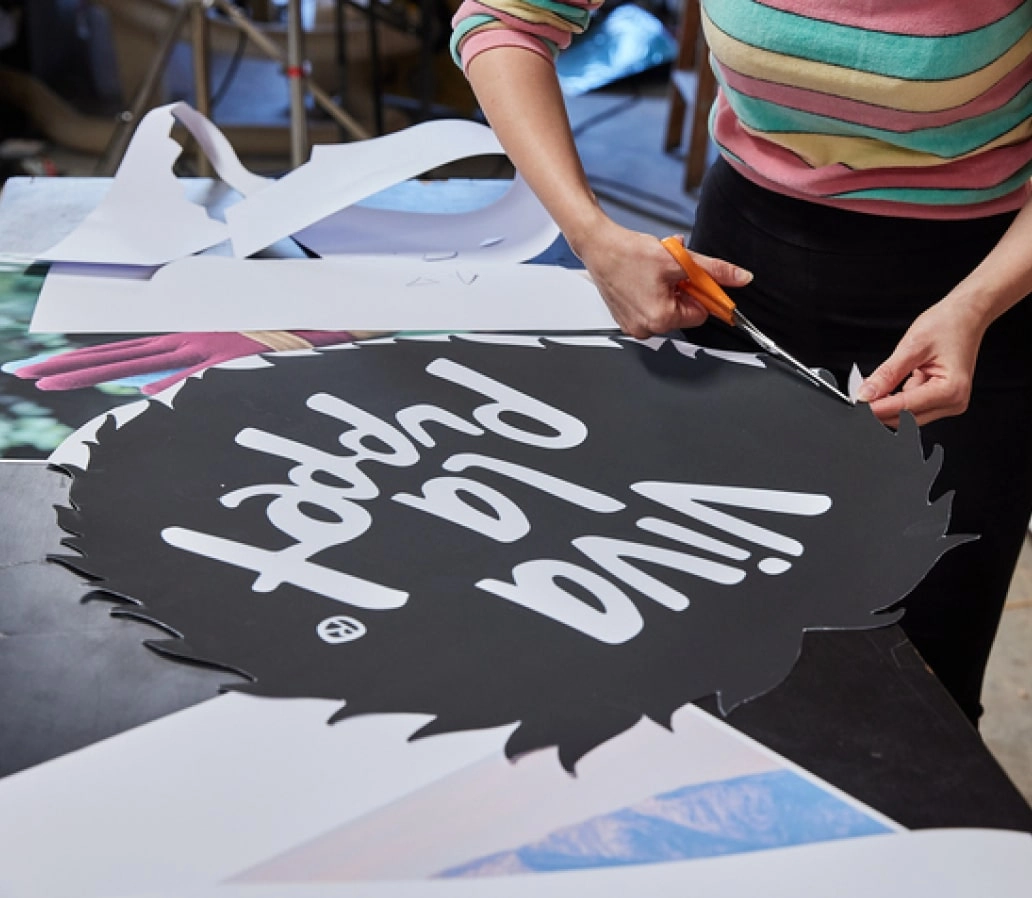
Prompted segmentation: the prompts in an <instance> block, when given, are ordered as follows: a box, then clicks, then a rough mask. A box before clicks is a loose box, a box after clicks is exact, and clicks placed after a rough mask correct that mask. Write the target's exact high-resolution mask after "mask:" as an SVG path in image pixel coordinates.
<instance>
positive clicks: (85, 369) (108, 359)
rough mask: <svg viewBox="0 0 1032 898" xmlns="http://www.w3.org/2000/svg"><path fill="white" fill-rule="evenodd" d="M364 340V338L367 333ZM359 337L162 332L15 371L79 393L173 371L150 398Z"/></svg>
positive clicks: (151, 389)
mask: <svg viewBox="0 0 1032 898" xmlns="http://www.w3.org/2000/svg"><path fill="white" fill-rule="evenodd" d="M363 336H364V335H363ZM354 339H356V335H354V334H351V333H348V332H347V331H245V332H242V333H224V332H202V333H187V334H161V335H159V336H155V337H139V338H137V339H134V340H125V341H122V342H118V343H103V344H101V345H99V346H86V347H84V348H82V349H75V350H72V351H71V352H64V353H61V354H60V355H55V356H52V357H51V358H49V359H46V360H44V361H41V362H35V363H33V364H31V365H25V366H23V367H20V368H18V369H17V370H16V371H14V372H13V373H14V374H15V375H16V376H17V377H20V378H22V379H26V380H35V381H36V387H37V388H38V389H40V390H77V389H80V388H82V387H93V386H96V385H97V384H101V383H108V382H109V381H113V380H119V379H120V378H125V377H135V376H139V375H146V374H155V373H158V372H168V371H171V372H172V373H171V374H169V375H168V376H166V377H163V378H161V379H160V380H157V381H154V382H152V383H147V384H145V385H144V386H143V387H142V388H141V389H142V391H143V393H144V394H146V395H147V396H153V395H154V394H155V393H160V392H161V391H162V390H164V389H165V388H166V387H168V386H171V385H172V384H174V383H176V382H178V381H180V380H183V379H184V378H186V377H189V376H190V375H191V374H194V373H196V372H197V371H202V370H204V369H205V368H210V367H211V366H212V365H218V364H219V363H221V362H228V361H229V360H230V359H237V358H241V357H243V356H248V355H256V354H258V353H261V352H280V351H286V350H297V349H311V348H312V347H315V346H331V345H333V344H335V343H348V342H350V341H352V340H354Z"/></svg>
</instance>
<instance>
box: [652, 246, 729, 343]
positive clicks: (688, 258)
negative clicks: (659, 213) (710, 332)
mask: <svg viewBox="0 0 1032 898" xmlns="http://www.w3.org/2000/svg"><path fill="white" fill-rule="evenodd" d="M660 243H662V244H663V246H664V247H666V250H667V252H669V253H670V255H672V256H673V257H674V259H676V260H677V264H678V265H680V266H681V268H682V269H684V273H685V274H686V275H688V277H687V278H686V279H685V280H683V281H680V282H679V283H678V285H677V286H678V287H680V288H681V289H682V290H683V291H684V292H685V293H687V294H688V295H689V296H691V297H692V298H693V299H695V300H697V301H698V302H700V303H702V305H703V306H704V307H705V309H706V311H707V312H709V313H710V314H711V315H716V316H717V318H719V319H720V320H721V321H723V322H724V323H725V324H734V323H735V301H734V300H733V299H732V298H731V297H730V296H728V295H727V294H726V293H725V292H724V289H723V288H722V287H721V286H720V284H718V283H717V282H716V281H715V280H713V278H712V277H711V276H710V275H709V273H708V272H707V271H706V270H705V269H704V268H703V267H702V266H701V265H699V263H698V262H696V261H695V260H694V259H693V258H692V255H691V253H689V252H688V250H686V249H685V248H684V244H683V243H681V240H680V238H678V237H664V238H663V239H662V240H661V241H660Z"/></svg>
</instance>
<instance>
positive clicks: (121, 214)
mask: <svg viewBox="0 0 1032 898" xmlns="http://www.w3.org/2000/svg"><path fill="white" fill-rule="evenodd" d="M177 120H178V121H180V122H182V124H183V125H184V126H185V127H186V128H187V130H188V131H189V132H190V133H191V134H192V135H193V136H194V138H195V139H196V140H197V141H198V143H199V144H200V146H201V147H202V149H203V150H204V152H205V155H207V156H208V158H209V159H210V160H211V162H212V165H213V166H214V168H215V170H216V171H217V172H218V173H219V175H220V176H221V177H222V179H223V180H224V181H226V183H227V184H229V185H230V186H231V187H233V188H234V189H236V190H238V191H240V192H242V193H249V192H254V191H257V190H261V189H262V188H264V187H266V186H268V184H269V183H270V182H269V181H268V180H267V179H265V178H261V177H259V176H258V175H255V174H253V173H251V172H249V171H248V170H247V169H245V168H244V166H243V165H242V164H241V163H240V160H239V159H238V158H237V156H236V154H235V153H234V152H233V149H232V147H231V146H230V145H229V142H228V141H227V140H226V138H225V137H224V136H223V134H222V133H221V132H220V131H219V130H218V129H217V128H216V127H215V126H214V125H213V124H212V123H211V122H210V121H208V119H206V118H205V117H204V116H202V115H200V114H199V113H197V112H196V111H194V110H193V109H191V108H190V107H189V106H187V105H186V104H185V103H172V104H169V105H167V106H161V107H158V108H157V109H152V110H151V111H150V112H148V113H147V115H145V116H144V117H143V118H142V119H141V120H140V124H139V125H138V126H137V129H136V132H135V134H134V135H133V139H132V141H130V144H129V147H128V149H127V150H126V154H125V156H124V158H123V159H122V163H121V165H119V167H118V172H117V173H116V174H115V177H114V179H113V181H112V183H111V189H110V190H109V191H108V192H107V193H106V194H105V196H104V198H103V199H102V200H101V201H100V204H99V205H98V206H97V208H96V209H95V210H94V211H93V212H92V213H91V214H90V215H89V216H88V217H87V218H86V220H85V221H84V222H83V223H82V224H80V225H79V227H78V228H76V230H75V231H73V232H72V233H71V234H69V235H68V236H67V237H65V238H64V239H63V240H61V241H60V242H58V243H57V244H56V245H55V246H53V247H51V248H50V249H48V250H46V251H45V252H43V253H42V254H41V255H40V256H39V258H40V259H43V260H47V261H63V262H87V263H103V264H110V265H149V266H153V265H161V264H163V263H165V262H168V261H170V260H172V259H177V258H181V257H183V256H189V255H192V254H193V253H197V252H201V251H202V250H205V249H208V248H209V247H212V246H215V245H216V244H218V243H221V242H223V241H224V240H227V239H228V238H229V230H228V228H227V227H226V225H225V223H224V222H221V221H218V220H216V219H214V218H211V217H210V216H209V215H208V213H207V212H206V211H205V210H204V208H203V207H202V206H199V205H197V204H196V203H193V202H191V201H190V200H189V199H188V198H187V196H186V194H185V193H184V191H183V185H182V183H181V182H180V181H179V180H178V179H177V178H176V177H175V175H174V174H173V172H172V165H173V163H174V162H175V161H176V159H177V158H178V157H179V155H180V154H181V153H182V151H183V148H182V146H181V145H180V144H179V143H177V142H176V141H175V140H174V139H173V138H172V134H171V132H172V128H173V126H174V124H175V122H176V121H177Z"/></svg>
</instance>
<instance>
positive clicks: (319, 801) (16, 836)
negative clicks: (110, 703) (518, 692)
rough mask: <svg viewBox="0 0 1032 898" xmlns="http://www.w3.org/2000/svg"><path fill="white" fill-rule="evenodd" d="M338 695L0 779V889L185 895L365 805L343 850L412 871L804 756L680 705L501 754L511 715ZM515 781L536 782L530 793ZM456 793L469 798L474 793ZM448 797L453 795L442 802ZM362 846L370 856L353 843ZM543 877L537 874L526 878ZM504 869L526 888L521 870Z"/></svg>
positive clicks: (306, 846)
mask: <svg viewBox="0 0 1032 898" xmlns="http://www.w3.org/2000/svg"><path fill="white" fill-rule="evenodd" d="M141 651H142V649H141ZM338 704H339V703H337V702H332V701H324V700H300V699H267V698H253V697H248V696H243V695H238V694H233V693H230V694H229V695H226V696H222V697H220V698H217V699H213V700H212V701H209V702H205V703H202V704H201V705H198V706H195V707H193V708H190V709H187V710H185V711H181V712H179V713H177V714H173V715H171V716H169V717H166V718H163V719H161V720H158V721H155V722H154V723H151V724H147V725H145V726H142V727H138V728H137V729H135V730H131V731H129V732H127V733H124V734H122V735H120V736H116V737H113V738H111V739H108V740H105V741H103V742H100V743H98V744H96V745H93V746H90V747H89V748H86V749H83V750H81V751H78V752H73V753H71V754H69V755H65V756H64V757H61V758H58V759H56V760H54V761H50V762H47V763H45V764H41V765H39V766H37V767H33V768H30V769H28V770H25V771H22V772H21V773H18V774H14V775H12V776H10V777H7V778H6V779H3V780H0V845H3V846H4V862H3V864H0V895H3V896H5V898H8V896H10V898H15V896H17V898H21V896H29V895H32V896H35V895H46V896H47V898H62V896H65V895H68V896H72V895H74V896H75V898H91V896H101V895H103V896H105V898H109V896H115V895H122V894H126V895H129V894H138V893H142V892H145V891H147V890H154V891H155V892H161V890H162V889H166V890H168V891H169V894H178V895H182V894H187V893H189V890H190V889H194V888H201V887H204V886H208V885H213V884H215V883H218V882H223V881H228V880H230V879H232V878H236V877H238V876H239V875H240V874H242V873H244V872H246V871H249V870H254V869H260V868H261V867H262V866H263V865H267V864H269V863H270V862H274V863H273V867H272V869H273V870H274V869H275V866H276V864H275V861H276V859H277V858H280V857H281V856H283V854H284V852H288V850H290V849H294V848H295V846H297V849H296V850H297V852H299V853H298V854H297V857H300V858H301V860H302V861H303V860H304V859H305V852H306V851H310V850H311V848H312V846H314V847H315V848H316V849H318V848H319V845H320V841H323V840H325V838H326V834H329V835H330V837H331V838H332V837H333V836H334V832H335V831H336V830H339V829H340V828H341V827H346V825H347V824H348V823H350V822H352V821H364V822H363V824H362V825H361V826H359V827H358V828H357V829H356V831H355V832H356V835H357V836H358V838H356V844H355V846H352V847H353V849H354V850H353V851H351V856H350V857H349V856H348V853H347V852H345V856H344V857H343V858H342V863H343V865H344V866H345V867H346V866H347V865H348V864H349V863H350V864H354V863H356V862H358V863H360V864H363V863H364V864H366V866H367V868H368V869H371V870H375V869H376V867H377V865H378V864H379V865H382V864H383V863H385V862H387V863H389V862H390V858H391V856H392V855H394V856H396V857H397V858H398V864H397V868H398V875H399V876H406V875H412V874H413V873H416V872H417V871H418V872H419V873H425V871H426V867H427V865H428V864H429V865H430V866H433V865H434V864H435V863H436V862H437V860H439V859H440V857H441V856H442V854H441V852H442V849H443V850H444V856H448V857H452V858H454V857H465V858H469V857H471V856H475V855H476V854H477V853H478V852H479V851H481V850H482V849H483V848H484V847H486V846H488V845H491V844H512V841H511V840H512V839H513V838H516V839H519V838H523V837H525V836H526V834H527V833H531V832H547V831H549V830H550V829H551V828H554V827H555V826H556V825H561V824H562V823H563V822H564V821H570V820H577V819H583V818H584V817H585V816H590V815H592V814H597V813H598V812H600V811H605V810H608V809H618V808H620V807H622V806H623V805H625V804H626V803H627V802H628V801H631V800H634V799H636V798H641V797H643V796H649V795H651V794H653V793H654V792H656V791H657V790H659V791H662V790H664V789H666V788H670V787H672V786H676V785H678V784H684V783H691V782H695V781H700V780H707V779H708V778H717V779H720V778H727V777H729V776H730V777H733V776H736V775H741V774H748V773H750V772H757V771H763V770H765V769H768V768H771V767H773V768H785V769H795V770H798V768H794V766H793V765H790V764H789V763H788V762H787V761H785V760H784V759H783V758H780V757H778V756H777V755H775V754H774V753H773V752H770V751H769V750H768V749H766V748H764V747H762V746H760V745H758V744H757V743H755V742H753V741H752V740H749V739H748V738H747V737H745V736H743V735H741V734H739V733H737V732H736V731H734V730H732V729H731V728H730V727H728V726H727V725H726V724H724V723H723V722H721V721H719V720H717V719H715V718H713V717H711V716H710V715H707V714H705V713H704V712H702V711H699V710H698V709H696V708H691V707H688V708H685V709H683V710H682V711H681V712H679V713H678V715H676V716H675V720H674V732H670V731H668V730H665V729H663V728H662V727H659V726H657V725H655V724H653V723H650V722H647V721H646V722H642V723H640V724H639V725H637V726H636V727H634V728H633V729H632V730H630V731H628V732H627V733H625V734H623V735H621V736H618V737H616V738H614V739H612V740H610V741H609V742H607V743H606V744H605V745H603V746H601V747H600V748H598V749H596V750H595V751H594V752H592V753H589V755H588V756H586V757H585V758H584V759H583V760H582V761H581V763H580V765H579V768H580V770H581V772H580V773H579V774H578V776H577V777H571V776H569V775H568V774H567V773H566V772H565V771H564V770H562V768H561V766H560V765H559V763H558V760H557V759H556V758H555V756H554V752H553V751H543V752H537V753H534V754H533V755H529V756H527V757H526V758H525V759H523V761H521V762H520V764H518V765H516V767H513V766H512V765H510V763H509V762H508V761H505V760H503V758H502V749H503V746H504V743H505V741H506V739H507V738H508V735H509V734H510V732H511V731H512V729H513V727H512V726H507V727H499V728H496V729H492V730H482V731H476V732H465V733H455V734H449V735H440V736H433V737H429V738H425V739H419V740H416V741H414V742H408V741H406V740H407V739H408V737H409V736H410V735H411V734H412V733H413V732H415V731H416V730H417V729H419V728H420V727H421V726H422V725H424V724H425V723H426V722H427V721H428V720H429V718H428V717H426V716H424V715H412V714H409V715H368V716H361V717H357V718H353V719H351V720H347V721H343V722H341V723H338V724H334V725H329V724H327V722H326V721H327V719H328V717H329V716H330V714H331V713H332V712H333V711H334V710H336V708H337V706H338ZM528 762H529V763H528ZM485 772H486V774H487V779H486V780H485V779H484V777H483V774H484V773H485ZM803 773H804V775H805V776H809V774H805V772H803ZM510 775H511V776H510ZM500 776H501V779H499V777H500ZM811 779H812V777H811ZM814 781H815V782H819V781H817V780H814ZM483 783H488V784H489V785H491V789H489V790H488V791H486V792H484V793H482V797H483V798H484V799H485V802H486V806H485V807H484V808H483V813H482V814H481V816H480V820H479V822H478V821H477V820H476V819H470V820H467V821H462V820H456V821H449V820H447V819H444V818H439V819H435V817H434V814H433V810H434V807H433V806H434V804H435V802H440V801H441V800H442V798H447V797H448V795H449V791H450V790H456V789H458V790H464V789H466V790H468V789H471V788H472V789H476V787H477V785H478V784H483ZM435 784H440V785H439V786H437V785H435ZM821 785H822V787H823V788H824V789H826V790H829V791H831V792H834V793H835V794H838V795H841V793H838V792H837V791H836V790H833V789H831V787H829V786H828V785H827V784H821ZM524 786H526V787H528V788H529V789H530V790H531V791H530V792H528V793H527V794H524V793H523V792H522V791H521V789H522V788H523V787H524ZM428 787H429V788H428ZM421 790H425V791H421ZM499 790H500V791H499ZM549 790H551V791H549ZM413 795H414V796H415V798H416V805H426V807H423V808H422V814H421V816H420V817H419V818H418V819H415V820H414V821H413V823H412V825H410V826H407V827H401V828H397V827H391V826H388V827H387V830H386V832H384V831H382V826H381V827H380V828H379V829H378V823H379V824H382V823H384V822H386V823H387V824H389V823H390V822H391V820H392V819H393V820H395V821H397V820H399V819H403V817H404V815H403V814H402V815H401V817H400V818H399V816H398V814H397V813H394V812H390V813H388V814H387V815H386V816H383V817H377V816H375V812H377V811H379V809H384V808H388V806H390V805H394V804H397V807H396V811H403V810H404V808H405V805H404V803H403V799H405V797H406V796H413ZM542 795H544V796H545V798H546V800H544V801H542V800H539V799H541V797H542ZM452 797H453V798H454V797H455V796H454V795H453V796H452ZM458 797H460V798H462V799H463V800H464V801H465V802H466V803H467V804H469V802H470V800H471V799H472V800H473V801H474V802H475V801H476V799H477V797H478V796H477V794H476V793H475V792H473V793H470V792H467V793H466V794H464V795H462V794H460V795H459V796H458ZM501 806H505V807H507V808H509V807H511V809H512V812H513V814H514V820H515V822H514V821H513V820H509V819H507V818H506V816H505V815H502V814H499V813H498V809H499V807H501ZM858 807H862V806H859V805H858ZM866 810H867V812H868V813H872V814H873V813H874V812H870V810H869V809H866ZM447 811H448V804H447V802H445V803H444V804H443V805H441V806H439V812H440V813H447ZM875 816H876V817H877V816H878V815H875ZM879 819H882V820H883V819H884V818H879ZM421 823H423V824H425V823H430V824H431V825H437V824H438V823H440V825H441V826H442V827H443V829H444V831H445V832H444V835H443V837H442V838H441V839H440V840H437V842H436V844H430V845H429V852H430V853H429V855H428V854H427V846H423V847H421V846H419V845H418V844H413V843H412V841H411V836H412V834H413V832H415V831H417V830H418V829H419V826H420V824H421ZM888 825H889V826H892V824H891V823H888ZM478 830H484V831H485V832H484V833H480V832H479V831H478ZM344 831H345V833H346V832H347V830H344ZM378 833H379V836H380V838H381V844H379V845H377V844H376V842H375V840H374V837H375V836H376V835H377V834H378ZM432 835H433V834H432V833H431V836H432ZM871 838H874V837H873V836H867V837H865V838H864V839H861V840H859V841H866V840H868V839H871ZM450 840H451V841H452V842H453V844H451V845H449V844H448V843H449V841H450ZM454 840H458V841H457V842H454ZM463 840H469V841H468V844H463ZM430 842H431V843H433V842H434V840H433V839H432V838H431V840H430ZM364 847H368V848H369V849H370V850H373V851H374V852H375V856H374V857H371V858H369V859H368V860H366V859H363V858H361V857H358V856H356V855H355V852H356V851H357V852H359V853H360V852H361V851H362V850H364ZM765 853H767V852H765ZM410 855H411V857H410V858H409V856H410ZM55 858H67V859H68V862H67V863H64V862H62V863H55V862H54V859H55ZM406 858H409V859H408V860H406ZM288 861H289V853H288ZM645 866H648V865H645ZM664 866H666V865H664ZM264 875H265V877H266V881H268V880H271V879H273V878H275V877H274V876H272V875H270V874H269V873H268V872H266V873H265V874H264ZM380 875H381V877H382V872H381V874H380ZM312 878H323V877H312ZM325 878H326V879H330V878H333V877H325ZM550 878H551V877H550V876H549V875H548V874H533V875H532V881H533V883H535V884H536V883H537V882H538V881H539V880H541V879H543V880H545V881H546V882H547V881H549V880H550ZM513 879H514V881H516V882H519V883H522V886H521V888H526V887H527V884H528V882H529V880H528V879H527V877H526V876H516V877H513ZM287 881H289V878H288V880H287ZM295 881H296V880H295ZM478 881H482V880H478ZM368 884H369V883H365V885H368ZM279 885H280V887H283V888H285V887H286V883H285V882H281V883H279ZM460 888H461V886H460ZM347 894H352V893H347ZM354 894H363V893H362V892H361V891H358V892H355V893H354ZM428 894H431V893H428ZM432 894H436V893H432ZM460 894H465V893H463V892H460ZM524 894H526V892H524ZM534 894H538V892H537V890H536V887H535V888H534ZM578 894H580V893H578ZM627 894H630V893H627Z"/></svg>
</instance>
